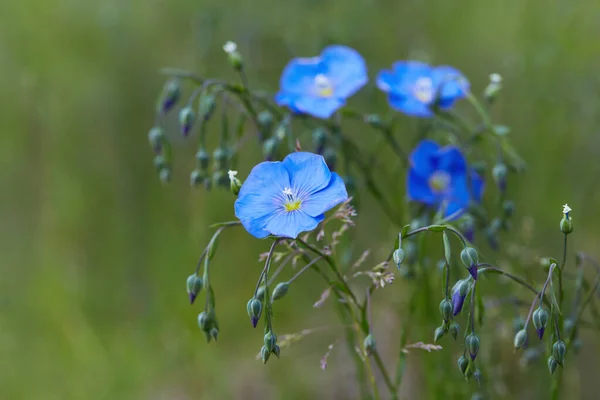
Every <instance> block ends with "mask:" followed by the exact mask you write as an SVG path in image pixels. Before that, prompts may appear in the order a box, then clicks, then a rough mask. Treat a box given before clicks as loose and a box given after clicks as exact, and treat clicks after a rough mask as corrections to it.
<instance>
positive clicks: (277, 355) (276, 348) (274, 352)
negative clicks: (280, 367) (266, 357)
mask: <svg viewBox="0 0 600 400" xmlns="http://www.w3.org/2000/svg"><path fill="white" fill-rule="evenodd" d="M280 353H281V349H280V348H279V346H278V345H275V347H274V348H273V354H275V356H276V357H277V358H279V354H280Z"/></svg>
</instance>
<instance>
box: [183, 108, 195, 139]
mask: <svg viewBox="0 0 600 400" xmlns="http://www.w3.org/2000/svg"><path fill="white" fill-rule="evenodd" d="M195 118H196V115H195V114H194V111H193V110H192V107H189V106H188V107H184V108H182V109H181V111H179V129H180V130H181V134H182V135H183V136H187V135H189V133H190V130H191V129H192V125H194V119H195Z"/></svg>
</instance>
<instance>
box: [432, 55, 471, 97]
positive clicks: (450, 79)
mask: <svg viewBox="0 0 600 400" xmlns="http://www.w3.org/2000/svg"><path fill="white" fill-rule="evenodd" d="M432 77H433V81H434V84H435V86H436V87H438V90H441V92H440V106H442V107H446V108H447V107H451V106H452V104H453V103H454V101H455V100H457V99H459V98H463V97H465V96H466V95H467V93H468V92H469V89H470V84H469V81H468V80H467V78H465V76H464V75H463V74H462V73H461V72H460V71H459V70H457V69H456V68H453V67H450V66H447V65H442V66H439V67H436V68H434V69H433V73H432Z"/></svg>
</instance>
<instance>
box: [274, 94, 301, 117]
mask: <svg viewBox="0 0 600 400" xmlns="http://www.w3.org/2000/svg"><path fill="white" fill-rule="evenodd" d="M297 98H298V95H294V94H289V93H286V92H279V93H277V94H276V95H275V103H276V104H277V105H279V106H287V107H288V108H289V109H290V111H291V112H293V113H294V114H302V111H300V110H298V108H296V106H295V101H296V99H297Z"/></svg>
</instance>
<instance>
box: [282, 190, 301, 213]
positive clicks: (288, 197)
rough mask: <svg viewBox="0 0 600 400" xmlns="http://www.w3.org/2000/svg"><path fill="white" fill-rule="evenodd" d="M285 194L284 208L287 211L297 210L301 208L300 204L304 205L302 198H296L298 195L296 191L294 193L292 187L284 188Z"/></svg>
mask: <svg viewBox="0 0 600 400" xmlns="http://www.w3.org/2000/svg"><path fill="white" fill-rule="evenodd" d="M283 194H284V196H285V200H284V202H283V208H284V209H285V211H286V212H291V211H296V210H299V209H300V206H301V205H302V200H299V199H297V198H296V196H294V193H292V189H290V188H285V189H283Z"/></svg>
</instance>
